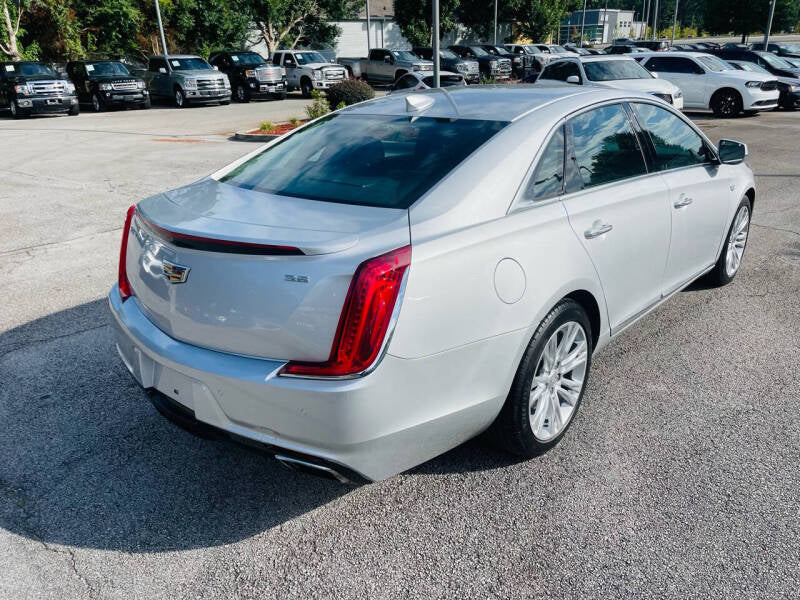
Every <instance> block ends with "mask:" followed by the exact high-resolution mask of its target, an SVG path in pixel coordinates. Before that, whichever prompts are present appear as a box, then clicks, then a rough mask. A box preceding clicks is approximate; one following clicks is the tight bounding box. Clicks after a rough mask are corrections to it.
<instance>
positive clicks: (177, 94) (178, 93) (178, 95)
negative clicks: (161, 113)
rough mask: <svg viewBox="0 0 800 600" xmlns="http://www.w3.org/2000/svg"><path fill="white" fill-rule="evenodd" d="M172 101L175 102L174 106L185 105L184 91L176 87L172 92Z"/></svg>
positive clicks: (182, 106) (181, 106) (180, 106)
mask: <svg viewBox="0 0 800 600" xmlns="http://www.w3.org/2000/svg"><path fill="white" fill-rule="evenodd" d="M172 94H173V95H172V101H173V102H174V103H175V107H176V108H184V107H185V106H186V94H185V93H184V91H183V90H182V89H181V88H179V87H176V88H175V90H174V91H173V92H172Z"/></svg>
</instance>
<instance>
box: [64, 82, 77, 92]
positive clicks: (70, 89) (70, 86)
mask: <svg viewBox="0 0 800 600" xmlns="http://www.w3.org/2000/svg"><path fill="white" fill-rule="evenodd" d="M66 89H67V93H68V94H74V93H75V84H74V83H72V82H71V81H68V82H67V85H66Z"/></svg>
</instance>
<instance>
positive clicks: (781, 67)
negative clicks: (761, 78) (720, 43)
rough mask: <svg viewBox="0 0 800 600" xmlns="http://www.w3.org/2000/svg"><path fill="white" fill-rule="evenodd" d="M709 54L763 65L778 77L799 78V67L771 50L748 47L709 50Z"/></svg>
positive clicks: (723, 58)
mask: <svg viewBox="0 0 800 600" xmlns="http://www.w3.org/2000/svg"><path fill="white" fill-rule="evenodd" d="M711 54H713V55H714V56H718V57H719V58H721V59H722V60H745V61H747V62H751V63H755V64H757V65H758V66H760V67H764V68H765V69H766V70H767V71H769V72H770V73H772V74H773V75H777V76H778V77H797V78H800V69H798V68H797V67H795V66H794V65H792V64H791V63H790V62H789V61H787V60H786V59H785V58H781V57H780V56H775V55H774V54H773V53H772V52H764V51H763V50H750V49H748V48H737V49H725V48H723V49H722V50H714V51H711Z"/></svg>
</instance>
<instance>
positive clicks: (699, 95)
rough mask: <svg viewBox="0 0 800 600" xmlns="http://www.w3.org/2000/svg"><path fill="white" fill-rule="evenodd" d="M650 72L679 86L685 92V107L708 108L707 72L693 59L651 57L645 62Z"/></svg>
mask: <svg viewBox="0 0 800 600" xmlns="http://www.w3.org/2000/svg"><path fill="white" fill-rule="evenodd" d="M644 66H645V67H646V68H647V70H648V71H651V72H653V73H658V75H659V77H661V78H662V79H666V80H667V81H670V82H672V83H674V84H675V85H677V86H678V87H679V88H680V89H681V92H683V104H684V106H691V107H694V108H708V98H707V95H708V94H707V92H706V87H707V85H708V82H707V80H706V77H704V76H703V75H704V73H705V71H704V70H703V69H702V68H701V67H700V66H699V65H698V64H697V63H695V62H694V61H693V60H692V59H691V58H683V57H679V56H651V57H650V58H648V59H646V60H645V61H644Z"/></svg>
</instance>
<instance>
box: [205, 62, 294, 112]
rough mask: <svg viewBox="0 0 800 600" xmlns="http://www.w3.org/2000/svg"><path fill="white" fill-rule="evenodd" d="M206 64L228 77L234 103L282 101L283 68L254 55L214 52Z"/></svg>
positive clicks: (284, 87) (284, 88)
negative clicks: (264, 98)
mask: <svg viewBox="0 0 800 600" xmlns="http://www.w3.org/2000/svg"><path fill="white" fill-rule="evenodd" d="M208 62H209V63H210V64H211V66H212V67H216V68H217V69H219V70H220V71H221V72H223V73H225V75H227V76H228V79H229V80H230V82H231V89H232V90H233V97H234V98H235V99H236V101H237V102H250V100H251V98H258V97H270V98H273V99H275V100H283V99H284V98H286V77H285V76H284V72H283V68H282V67H278V66H276V65H271V64H269V63H268V62H267V61H265V60H264V57H263V56H261V55H260V54H259V53H258V52H238V51H236V50H232V51H222V52H215V53H214V54H212V55H211V56H210V57H209V59H208Z"/></svg>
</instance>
